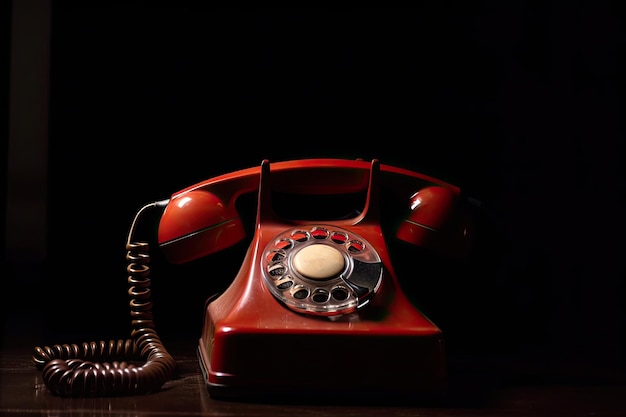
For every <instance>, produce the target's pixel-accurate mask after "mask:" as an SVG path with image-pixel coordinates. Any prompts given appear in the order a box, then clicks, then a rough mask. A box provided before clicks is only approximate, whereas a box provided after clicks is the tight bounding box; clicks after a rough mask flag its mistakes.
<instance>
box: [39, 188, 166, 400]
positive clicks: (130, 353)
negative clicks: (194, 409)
mask: <svg viewBox="0 0 626 417" xmlns="http://www.w3.org/2000/svg"><path fill="white" fill-rule="evenodd" d="M164 205H167V200H164V201H161V202H155V203H150V204H147V205H145V206H144V207H142V208H141V209H140V210H139V212H138V213H137V215H136V216H135V219H134V220H133V223H132V226H131V231H130V233H129V235H128V241H127V243H126V251H127V253H126V260H127V261H128V267H127V272H128V284H129V289H128V295H129V296H130V303H129V305H130V315H131V319H132V320H131V323H132V331H131V336H130V338H128V339H126V340H123V339H120V340H110V341H108V342H106V341H104V340H102V341H100V342H98V343H96V342H89V343H82V344H80V345H78V344H59V345H53V346H51V347H50V346H44V347H39V346H37V347H35V349H34V354H33V362H34V364H35V366H36V367H37V368H38V369H40V370H42V378H43V382H44V384H45V385H46V386H47V387H48V389H49V390H50V392H51V393H52V394H55V395H59V396H64V397H95V396H101V397H103V396H121V395H133V394H146V393H150V392H155V391H158V390H160V389H161V387H162V386H163V384H164V383H165V382H167V381H168V380H170V379H171V378H172V375H173V373H174V370H175V368H176V362H175V360H174V359H173V357H172V356H171V355H170V354H169V353H168V352H167V350H166V349H165V347H164V346H163V343H162V342H161V340H160V338H159V336H158V334H157V332H156V330H155V326H154V321H153V315H152V301H151V290H150V278H149V275H150V267H149V265H148V264H149V263H150V255H149V245H148V243H146V242H132V235H133V231H134V228H135V225H136V223H137V220H138V218H139V216H140V215H141V214H142V213H143V212H144V211H145V210H146V209H148V208H151V207H162V206H164ZM142 361H145V362H144V364H143V365H138V364H139V363H141V362H142Z"/></svg>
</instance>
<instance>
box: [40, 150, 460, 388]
mask: <svg viewBox="0 0 626 417" xmlns="http://www.w3.org/2000/svg"><path fill="white" fill-rule="evenodd" d="M251 193H256V196H257V199H256V202H255V204H256V219H255V220H252V219H250V222H251V224H252V226H253V227H251V228H248V229H251V230H253V232H252V234H253V236H252V239H251V242H250V245H249V248H248V250H247V252H246V254H245V258H244V260H243V264H242V265H241V268H240V269H239V272H238V273H237V274H236V276H235V278H234V279H233V281H232V283H230V285H229V286H228V288H226V289H225V291H223V292H222V293H221V294H220V295H218V296H216V297H214V298H210V299H208V300H207V302H206V305H205V312H206V315H205V318H204V324H203V327H202V331H201V335H200V338H199V343H198V357H199V362H200V365H201V369H202V372H203V375H204V379H205V381H206V385H207V389H208V392H209V394H210V395H211V396H212V397H214V398H235V399H237V398H267V396H273V397H276V396H277V395H278V397H279V398H292V397H293V396H302V395H304V396H309V395H315V396H317V397H318V398H319V396H322V397H332V398H349V397H351V396H360V397H363V396H364V395H374V394H375V395H377V396H380V395H386V396H393V397H404V398H406V397H409V398H416V397H422V396H423V397H431V396H433V395H435V396H438V395H440V394H442V393H443V392H444V391H445V389H446V383H447V370H446V358H445V345H444V337H443V334H442V331H441V330H440V329H439V328H438V327H437V325H435V324H434V323H433V322H432V321H431V320H430V319H429V318H427V317H426V316H425V315H424V314H423V313H422V312H421V311H420V309H419V308H418V307H417V306H415V305H414V303H412V302H411V301H410V300H409V298H408V297H407V296H406V295H405V293H404V292H403V290H402V280H401V279H400V278H399V277H397V276H396V272H395V270H394V267H393V265H392V263H391V259H392V256H391V254H390V251H389V245H388V243H387V242H388V239H391V238H396V239H400V240H401V241H403V242H405V243H406V242H408V243H409V244H411V245H416V246H418V247H421V248H423V249H426V250H433V251H438V252H439V253H443V254H446V255H450V256H454V257H459V256H464V255H465V254H466V252H467V249H468V240H469V237H470V235H471V233H470V230H469V229H470V224H471V222H470V221H469V219H468V216H467V215H466V212H465V211H464V210H463V208H462V204H461V200H460V190H459V188H458V187H456V186H453V185H450V184H448V183H445V182H443V181H440V180H437V179H435V178H432V177H428V176H425V175H422V174H419V173H417V172H413V171H409V170H406V169H403V168H399V167H394V166H390V165H384V164H380V163H379V161H378V160H372V161H371V162H367V161H363V160H358V159H357V160H345V159H333V158H320V159H302V160H292V161H283V162H274V163H270V162H269V161H268V160H264V161H263V162H262V163H261V165H260V166H258V167H252V168H247V169H243V170H239V171H236V172H233V173H229V174H225V175H221V176H217V177H215V178H211V179H208V180H206V181H203V182H200V183H198V184H195V185H193V186H191V187H188V188H186V189H183V190H181V191H179V192H177V193H175V194H173V195H172V196H171V198H169V199H167V200H164V201H161V202H156V203H150V204H148V205H146V206H145V207H143V208H142V209H141V210H140V211H139V212H138V214H137V217H136V218H135V220H134V221H133V226H132V227H131V232H130V233H129V238H128V245H127V249H128V259H129V263H130V264H129V268H128V271H129V284H130V290H129V294H130V296H131V303H130V307H131V315H132V316H133V318H134V319H133V329H134V330H133V332H132V335H131V336H132V337H131V338H129V339H128V340H126V341H121V340H120V341H110V342H100V343H95V342H92V343H84V344H82V345H55V346H53V347H44V348H40V347H36V348H35V354H34V361H35V363H36V365H37V366H39V367H40V368H42V369H43V378H44V382H45V383H46V385H47V386H48V387H49V389H50V390H51V391H52V392H53V393H55V394H58V395H66V396H75V395H85V396H94V395H121V394H129V393H130V394H135V393H147V392H153V391H157V390H159V389H160V388H161V386H162V384H164V383H165V382H166V381H167V380H169V379H170V378H171V377H172V374H173V372H174V370H175V365H176V363H175V361H174V359H173V358H172V357H171V355H170V354H169V353H168V352H167V350H166V349H165V347H164V346H163V344H162V343H161V341H160V338H159V336H158V335H157V333H156V331H155V330H154V323H153V321H152V315H151V304H150V285H149V278H148V275H149V267H148V266H147V264H148V262H149V255H148V247H147V246H148V245H147V244H145V243H143V244H142V243H135V242H133V241H132V234H133V230H134V226H135V223H136V222H137V221H138V218H139V217H140V214H142V213H143V211H144V210H146V209H147V208H151V207H162V208H163V207H164V211H163V214H162V217H161V219H160V223H159V229H158V244H159V247H160V249H161V250H162V252H163V255H164V257H165V259H166V260H167V261H169V262H171V263H173V264H182V263H186V262H189V261H193V260H196V259H199V258H201V257H205V256H207V255H211V254H213V253H215V252H217V251H221V250H223V249H226V248H228V247H231V246H233V245H235V244H236V243H238V242H240V241H242V240H243V239H244V238H245V237H246V230H247V228H246V226H245V221H246V219H242V218H241V217H240V215H239V212H238V200H239V199H240V197H241V196H243V195H250V194H251ZM387 226H388V227H387ZM388 228H390V229H392V230H393V233H394V234H395V237H388V236H386V234H387V229H388ZM416 250H417V249H416ZM419 268H420V266H419V265H415V275H416V276H414V277H403V279H406V280H411V279H429V278H428V277H419ZM96 359H98V360H106V361H108V362H104V363H101V364H100V363H93V362H91V360H96ZM132 361H135V363H136V362H137V361H145V363H144V364H140V363H139V364H137V363H136V364H134V365H133V362H132Z"/></svg>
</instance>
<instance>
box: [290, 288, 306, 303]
mask: <svg viewBox="0 0 626 417" xmlns="http://www.w3.org/2000/svg"><path fill="white" fill-rule="evenodd" d="M309 294H310V291H309V289H308V288H306V287H304V286H301V285H298V286H296V287H294V288H293V290H292V292H291V295H292V297H293V298H295V299H296V300H304V299H305V298H307V297H308V296H309Z"/></svg>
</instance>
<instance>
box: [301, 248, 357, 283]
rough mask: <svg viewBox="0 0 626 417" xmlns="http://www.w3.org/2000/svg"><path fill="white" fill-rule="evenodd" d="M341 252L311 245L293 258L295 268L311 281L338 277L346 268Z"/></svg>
mask: <svg viewBox="0 0 626 417" xmlns="http://www.w3.org/2000/svg"><path fill="white" fill-rule="evenodd" d="M344 265H345V260H344V258H343V255H342V254H341V252H339V251H338V250H337V249H335V248H332V247H330V246H328V245H323V244H316V245H309V246H307V247H306V248H303V249H302V250H300V251H299V252H298V253H297V254H295V255H294V257H293V266H294V268H295V269H296V271H298V272H299V273H300V274H302V275H303V276H305V277H306V278H310V279H328V278H332V277H335V276H337V275H338V274H339V273H340V272H341V271H342V270H343V268H344Z"/></svg>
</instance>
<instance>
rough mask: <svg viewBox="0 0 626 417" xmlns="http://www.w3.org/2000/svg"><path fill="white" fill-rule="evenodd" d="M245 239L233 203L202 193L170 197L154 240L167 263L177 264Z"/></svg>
mask: <svg viewBox="0 0 626 417" xmlns="http://www.w3.org/2000/svg"><path fill="white" fill-rule="evenodd" d="M244 238H245V230H244V226H243V222H242V220H241V218H240V217H239V214H238V213H237V211H236V209H235V207H234V203H233V204H230V203H226V202H224V201H223V199H222V198H220V197H219V196H217V195H216V194H214V193H212V192H210V191H206V190H193V191H189V192H188V193H185V194H184V195H181V196H179V197H177V198H173V199H172V201H171V202H170V204H169V205H168V206H167V207H166V208H165V211H164V212H163V216H162V217H161V222H160V225H159V231H158V239H159V242H163V243H161V248H162V250H163V253H164V254H165V257H166V258H167V260H168V261H169V262H172V263H175V264H180V263H184V262H188V261H191V260H194V259H197V258H201V257H203V256H206V255H210V254H213V253H216V252H219V251H221V250H223V249H226V248H228V247H230V246H233V245H235V244H237V243H238V242H240V241H241V240H242V239H244Z"/></svg>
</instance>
